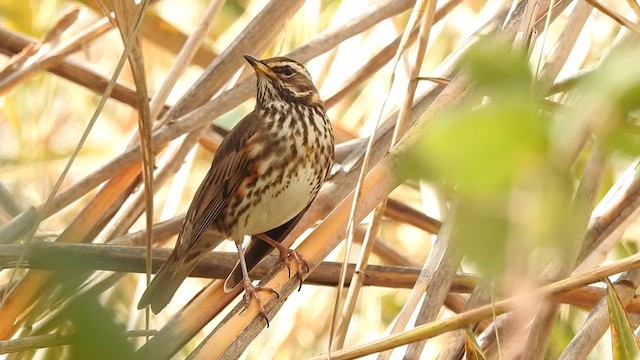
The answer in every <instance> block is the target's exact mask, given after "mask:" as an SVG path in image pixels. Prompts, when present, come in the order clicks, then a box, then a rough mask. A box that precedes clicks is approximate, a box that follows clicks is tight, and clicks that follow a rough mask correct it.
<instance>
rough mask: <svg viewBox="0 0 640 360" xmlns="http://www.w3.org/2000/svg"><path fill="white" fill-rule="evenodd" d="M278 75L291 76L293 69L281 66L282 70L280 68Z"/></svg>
mask: <svg viewBox="0 0 640 360" xmlns="http://www.w3.org/2000/svg"><path fill="white" fill-rule="evenodd" d="M279 73H281V74H284V75H286V76H291V75H293V69H292V68H291V66H289V65H286V66H283V67H282V68H280V71H279Z"/></svg>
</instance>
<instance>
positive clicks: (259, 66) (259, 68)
mask: <svg viewBox="0 0 640 360" xmlns="http://www.w3.org/2000/svg"><path fill="white" fill-rule="evenodd" d="M244 58H245V59H246V60H247V62H249V64H250V65H251V66H252V67H253V70H255V72H256V74H257V75H260V74H265V75H267V74H271V72H272V71H271V69H269V67H268V66H267V65H265V64H264V63H263V62H262V61H260V60H259V59H257V58H256V57H253V56H251V55H245V56H244Z"/></svg>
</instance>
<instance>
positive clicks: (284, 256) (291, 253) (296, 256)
mask: <svg viewBox="0 0 640 360" xmlns="http://www.w3.org/2000/svg"><path fill="white" fill-rule="evenodd" d="M257 238H258V239H260V240H262V241H264V242H266V243H267V244H269V245H271V246H273V247H274V248H276V249H278V252H279V253H280V256H279V261H280V262H283V263H284V264H285V265H286V266H287V270H289V276H291V265H290V264H289V263H290V262H291V259H293V261H295V262H296V264H298V272H297V273H296V277H297V278H298V280H299V281H300V286H299V287H298V291H300V289H301V288H302V280H303V279H302V274H306V273H308V272H309V264H307V261H306V260H305V259H304V258H303V257H302V255H300V253H299V252H297V251H295V250H293V249H289V248H288V247H286V246H284V245H282V244H281V243H279V242H277V241H275V240H273V239H272V238H270V237H269V236H267V235H265V234H260V235H257Z"/></svg>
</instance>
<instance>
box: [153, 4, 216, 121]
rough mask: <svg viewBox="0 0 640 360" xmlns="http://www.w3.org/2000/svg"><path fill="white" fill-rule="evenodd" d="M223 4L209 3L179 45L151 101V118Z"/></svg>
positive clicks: (158, 110) (202, 39)
mask: <svg viewBox="0 0 640 360" xmlns="http://www.w3.org/2000/svg"><path fill="white" fill-rule="evenodd" d="M223 4H224V2H223V1H222V0H215V1H211V2H210V3H209V6H207V8H206V10H205V11H204V13H203V14H202V18H201V20H200V23H199V24H198V26H197V27H196V29H195V30H194V32H193V33H191V35H189V37H188V38H187V41H186V42H185V43H184V45H183V46H182V47H181V49H180V52H178V55H177V56H176V59H175V60H174V62H173V66H172V67H171V70H169V73H168V74H167V77H166V78H165V80H164V82H163V83H162V86H161V87H160V90H158V93H157V94H156V95H155V96H154V97H153V100H152V101H151V118H152V119H157V118H158V115H160V111H161V110H162V106H163V105H164V103H165V102H166V101H167V97H169V93H170V92H171V89H173V87H174V86H175V84H176V82H177V81H178V78H179V77H180V75H182V73H183V72H184V70H185V69H186V68H187V66H189V64H190V63H191V60H193V57H194V56H195V55H196V52H197V51H198V49H199V48H200V47H201V45H202V42H203V41H204V39H205V37H206V35H207V33H208V32H209V29H210V28H211V25H212V24H213V19H215V17H216V15H218V13H219V12H220V9H222V5H223ZM162 125H163V124H162V123H158V124H156V126H155V127H159V126H162Z"/></svg>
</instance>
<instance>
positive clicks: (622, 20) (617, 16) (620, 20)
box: [585, 0, 640, 34]
mask: <svg viewBox="0 0 640 360" xmlns="http://www.w3.org/2000/svg"><path fill="white" fill-rule="evenodd" d="M585 1H586V2H587V3H589V5H591V6H593V7H594V8H596V9H598V10H599V11H600V12H602V13H603V14H605V15H607V16H608V17H610V18H611V19H612V20H613V21H615V22H617V23H618V24H620V25H622V26H624V27H626V28H627V29H629V30H630V31H632V32H634V33H636V34H638V33H640V26H638V25H636V24H635V23H634V22H632V21H630V20H628V19H627V18H625V17H624V16H622V15H620V14H618V13H617V12H615V11H614V10H611V9H609V8H608V7H607V6H606V5H604V4H601V3H599V2H598V1H596V0H585Z"/></svg>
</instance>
